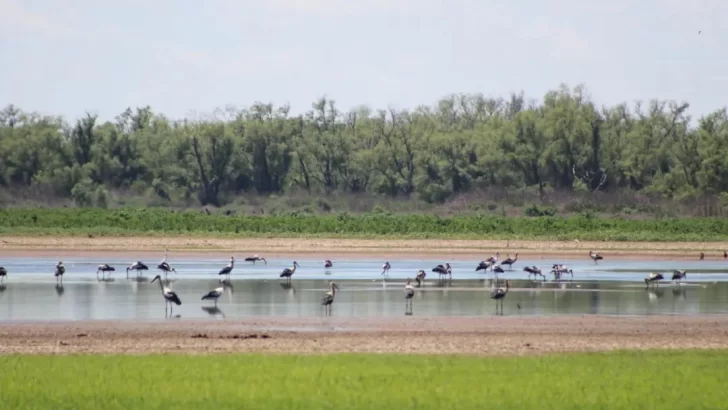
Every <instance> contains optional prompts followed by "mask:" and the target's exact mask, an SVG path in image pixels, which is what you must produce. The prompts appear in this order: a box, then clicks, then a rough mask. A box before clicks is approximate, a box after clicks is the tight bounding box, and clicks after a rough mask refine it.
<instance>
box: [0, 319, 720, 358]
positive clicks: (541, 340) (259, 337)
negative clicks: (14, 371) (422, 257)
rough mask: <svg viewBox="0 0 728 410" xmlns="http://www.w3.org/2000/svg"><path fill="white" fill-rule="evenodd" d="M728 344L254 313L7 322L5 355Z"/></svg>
mask: <svg viewBox="0 0 728 410" xmlns="http://www.w3.org/2000/svg"><path fill="white" fill-rule="evenodd" d="M654 348H657V349H690V348H695V349H710V348H728V317H724V316H696V317H681V316H650V317H607V316H576V317H539V318H514V317H494V318H466V317H447V318H444V317H431V318H420V317H402V318H362V319H354V320H352V319H344V318H336V317H330V318H323V317H322V318H256V319H244V320H225V321H214V322H211V321H186V320H185V321H182V320H174V319H172V320H167V321H165V322H156V323H150V322H145V323H138V322H70V323H37V324H36V323H24V324H0V354H17V353H26V354H75V353H102V354H111V353H124V354H143V353H189V354H206V353H225V352H265V353H302V354H317V353H343V352H361V353H412V354H417V353H422V354H476V355H496V356H497V355H530V354H545V353H561V352H580V351H607V350H615V349H654Z"/></svg>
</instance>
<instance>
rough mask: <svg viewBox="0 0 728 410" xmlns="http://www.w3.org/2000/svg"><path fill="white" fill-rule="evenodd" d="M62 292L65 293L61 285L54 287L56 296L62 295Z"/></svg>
mask: <svg viewBox="0 0 728 410" xmlns="http://www.w3.org/2000/svg"><path fill="white" fill-rule="evenodd" d="M63 292H65V290H64V289H63V285H56V293H57V294H58V296H61V295H63Z"/></svg>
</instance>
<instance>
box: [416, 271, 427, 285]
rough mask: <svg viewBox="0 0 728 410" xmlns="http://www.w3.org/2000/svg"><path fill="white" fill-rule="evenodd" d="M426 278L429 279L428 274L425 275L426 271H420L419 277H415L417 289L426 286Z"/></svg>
mask: <svg viewBox="0 0 728 410" xmlns="http://www.w3.org/2000/svg"><path fill="white" fill-rule="evenodd" d="M425 277H427V273H425V271H423V270H420V271H419V272H417V276H415V280H416V281H417V287H420V285H424V284H425Z"/></svg>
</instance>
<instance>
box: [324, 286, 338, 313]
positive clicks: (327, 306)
mask: <svg viewBox="0 0 728 410" xmlns="http://www.w3.org/2000/svg"><path fill="white" fill-rule="evenodd" d="M337 290H339V285H337V284H336V283H334V282H330V283H329V291H328V292H326V295H325V296H324V297H323V299H321V304H322V305H323V306H324V310H325V311H327V312H331V305H332V304H333V303H334V297H335V296H336V291H337Z"/></svg>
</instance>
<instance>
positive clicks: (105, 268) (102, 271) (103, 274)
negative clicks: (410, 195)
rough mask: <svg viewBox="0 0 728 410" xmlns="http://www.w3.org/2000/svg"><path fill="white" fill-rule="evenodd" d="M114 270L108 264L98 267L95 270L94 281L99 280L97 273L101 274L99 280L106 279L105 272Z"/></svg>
mask: <svg viewBox="0 0 728 410" xmlns="http://www.w3.org/2000/svg"><path fill="white" fill-rule="evenodd" d="M115 270H116V269H115V268H114V267H113V266H111V265H109V264H108V263H105V264H103V265H99V267H98V268H97V269H96V279H98V278H99V272H101V278H102V279H106V277H105V275H106V272H113V271H115ZM109 275H111V274H109Z"/></svg>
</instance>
